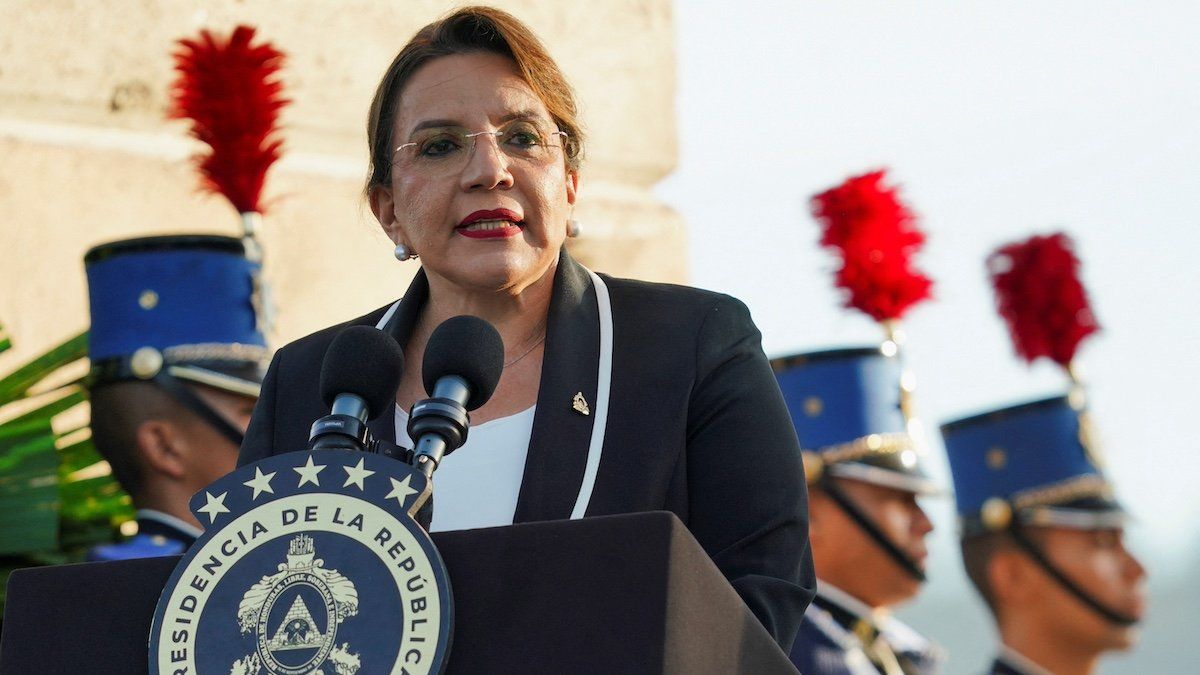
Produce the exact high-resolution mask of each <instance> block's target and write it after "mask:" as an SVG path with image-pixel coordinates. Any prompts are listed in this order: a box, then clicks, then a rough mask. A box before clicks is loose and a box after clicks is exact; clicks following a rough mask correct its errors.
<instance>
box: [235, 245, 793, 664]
mask: <svg viewBox="0 0 1200 675" xmlns="http://www.w3.org/2000/svg"><path fill="white" fill-rule="evenodd" d="M599 279H602V282H601V283H599V284H597V283H596V280H599ZM598 286H599V288H598ZM428 293H429V286H428V282H427V280H426V278H425V275H424V273H423V272H421V273H418V274H417V276H416V278H415V279H414V280H413V282H412V285H411V286H410V287H409V289H408V292H406V293H405V295H404V297H403V299H402V300H401V301H399V302H398V303H397V304H396V305H393V306H392V307H390V308H387V307H385V308H381V309H379V310H376V311H375V312H372V313H371V314H368V315H366V316H363V317H360V318H358V319H355V320H353V321H350V322H348V323H345V324H341V325H338V326H333V327H331V328H327V329H325V330H322V331H320V332H318V333H314V334H313V335H309V336H308V337H305V338H302V339H300V340H297V341H296V342H293V343H291V344H289V345H287V346H285V347H283V348H281V349H280V350H279V351H278V352H277V353H276V354H275V357H274V359H273V360H272V362H271V366H270V369H269V370H268V371H267V376H266V380H265V381H264V383H263V388H262V396H261V398H260V399H259V401H258V405H257V407H256V408H255V409H254V416H253V418H252V420H251V422H250V429H249V431H248V432H247V434H246V440H245V442H244V443H243V444H242V451H241V457H240V459H239V465H244V464H247V463H249V462H253V461H257V460H259V459H262V458H264V457H267V456H268V455H272V454H278V453H283V452H290V451H295V450H302V449H304V448H305V447H307V444H308V432H309V427H310V426H311V424H312V422H313V420H315V419H316V418H318V417H320V416H322V415H325V414H328V412H329V411H328V409H327V408H326V406H325V404H324V403H322V401H321V397H320V394H319V391H318V379H319V374H320V370H321V362H322V359H323V358H324V355H325V350H326V349H327V348H328V347H329V343H330V342H331V341H332V340H333V337H334V336H335V335H336V334H337V333H338V332H339V331H340V330H342V329H343V328H345V327H346V326H351V325H363V324H366V325H377V324H378V323H379V322H380V321H381V320H382V319H383V318H384V317H385V315H386V314H387V312H389V311H391V312H392V315H391V317H390V318H389V319H388V321H387V323H386V325H385V326H384V329H385V330H388V331H390V332H391V333H392V335H394V336H395V337H396V339H397V341H399V343H400V344H401V345H406V344H407V343H408V338H409V335H410V334H411V331H412V328H413V326H414V325H415V323H416V320H417V317H418V315H419V312H420V309H421V306H422V305H423V304H424V302H425V300H426V298H427V297H428ZM606 308H611V312H607V311H605V309H606ZM609 315H611V321H608V320H607V318H608V316H609ZM609 326H611V329H610V330H609V331H608V335H609V336H611V350H604V352H602V349H601V344H602V342H603V340H604V338H603V337H602V336H603V334H604V333H605V331H606V328H607V327H609ZM760 340H761V335H760V334H759V332H758V329H757V328H755V326H754V323H753V322H752V321H751V319H750V314H749V311H748V310H747V309H746V306H745V305H743V304H742V303H741V302H739V301H738V300H736V299H734V298H731V297H729V296H726V295H720V294H717V293H711V292H708V291H702V290H697V289H694V288H687V287H684V286H673V285H667V284H656V283H647V282H641V281H632V280H627V279H614V278H611V277H607V276H604V277H597V276H593V275H592V273H591V272H589V271H588V270H586V269H585V268H583V267H582V266H581V265H579V264H578V263H576V262H575V261H574V260H572V259H571V257H570V256H569V255H567V254H566V252H565V251H564V252H563V254H562V255H561V257H560V260H559V265H558V269H557V272H556V275H555V280H554V289H553V294H552V297H551V301H550V312H549V318H548V323H547V328H546V344H545V355H544V357H543V365H542V376H541V383H540V388H539V390H538V398H537V411H536V413H535V417H534V422H533V433H532V437H531V439H530V442H529V453H528V458H527V459H526V463H525V474H524V478H523V480H522V483H521V489H520V493H519V496H518V500H517V510H516V514H515V522H518V523H521V522H529V521H538V520H554V519H562V518H569V517H571V515H572V511H573V510H580V511H582V512H583V513H585V514H586V515H588V516H596V515H608V514H617V513H630V512H639V511H655V510H665V511H671V512H674V513H675V514H676V515H677V516H679V518H680V519H681V520H682V521H683V522H684V523H686V524H687V526H688V528H689V529H690V530H691V532H692V534H693V535H694V536H695V537H696V539H697V540H698V541H699V542H700V544H701V545H702V546H703V547H704V550H705V551H707V552H708V554H709V556H711V557H712V559H713V561H714V562H715V563H716V565H717V567H718V568H720V570H721V572H722V573H724V575H725V577H726V578H728V579H729V582H730V583H731V584H732V585H733V587H734V589H736V590H737V592H738V593H739V594H740V595H741V596H742V598H743V599H744V600H745V602H746V604H747V605H748V606H749V607H750V609H751V610H752V611H753V612H754V614H755V615H756V616H757V617H758V618H759V620H761V621H762V623H763V625H764V626H766V628H767V630H768V631H770V632H771V634H772V635H773V636H774V637H775V640H776V642H778V643H779V644H780V645H781V646H782V647H783V649H784V650H785V651H787V649H788V648H789V647H790V645H791V643H792V639H793V638H794V636H795V634H796V630H797V628H798V627H799V625H800V621H801V618H802V617H803V615H804V610H805V608H806V607H807V606H808V603H809V602H810V601H811V600H812V597H813V595H814V593H815V590H816V576H815V575H814V573H813V566H812V556H811V553H810V551H809V546H808V496H807V492H806V489H805V485H804V478H803V469H802V468H801V462H800V447H799V443H798V441H797V440H796V432H795V430H794V428H793V427H792V422H791V419H790V418H789V416H788V412H787V408H786V407H785V405H784V402H783V398H782V396H781V395H780V393H779V387H778V385H777V384H776V383H775V378H774V375H773V374H772V372H771V368H770V365H769V364H768V362H767V359H766V357H765V356H764V354H763V351H762V347H761V344H760ZM605 353H607V354H611V380H610V381H609V383H608V384H609V396H608V398H607V424H606V425H605V426H604V428H603V429H602V430H601V432H598V433H597V441H596V443H595V444H593V442H592V436H593V427H594V426H595V425H596V424H597V423H598V422H597V420H598V418H603V417H604V416H605V415H604V414H603V412H602V410H601V408H602V403H603V402H602V401H601V400H600V399H598V396H597V394H598V393H600V394H603V390H602V386H603V384H604V380H605V379H606V378H605V377H602V373H601V368H598V365H599V366H601V367H602V366H603V364H604V363H605V361H604V359H603V357H604V356H605ZM598 389H601V391H599V392H598ZM576 393H582V394H583V397H584V399H585V400H586V401H587V403H588V405H589V407H590V413H591V414H589V415H582V414H580V413H579V412H577V411H576V410H574V408H573V406H572V400H573V398H574V397H575V395H576ZM369 426H370V428H371V432H372V434H373V436H374V437H375V438H381V439H386V440H389V441H392V442H394V441H395V415H394V408H393V407H389V408H388V409H387V411H386V412H385V413H384V414H381V415H380V416H379V417H378V418H376V419H374V420H371V421H370V423H369ZM601 438H602V449H601V447H600V439H601ZM593 445H594V446H595V450H592V452H591V454H590V456H591V457H592V462H593V467H594V468H593V469H592V470H591V471H589V470H588V465H589V448H590V447H592V446H593ZM596 450H600V454H599V458H600V459H599V463H598V465H596V464H594V462H595V457H596ZM589 477H592V478H594V484H593V486H592V488H591V493H590V500H589V499H587V495H586V493H587V488H586V487H585V486H587V485H589V484H591V483H590V481H589ZM581 494H582V495H583V496H581ZM577 503H578V504H579V506H577ZM435 504H436V495H435ZM435 508H436V506H435ZM583 509H586V510H585V511H584V510H583Z"/></svg>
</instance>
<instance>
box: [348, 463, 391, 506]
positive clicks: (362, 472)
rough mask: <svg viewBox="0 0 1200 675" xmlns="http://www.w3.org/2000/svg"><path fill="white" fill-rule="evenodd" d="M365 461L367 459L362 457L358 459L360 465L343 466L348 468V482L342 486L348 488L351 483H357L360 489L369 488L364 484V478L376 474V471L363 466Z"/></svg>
mask: <svg viewBox="0 0 1200 675" xmlns="http://www.w3.org/2000/svg"><path fill="white" fill-rule="evenodd" d="M365 461H366V460H364V459H360V460H358V466H343V467H342V468H343V469H345V470H346V482H345V483H344V484H343V485H342V487H344V488H347V487H350V486H351V485H357V486H358V489H359V490H366V489H367V488H366V487H365V486H363V479H365V478H366V477H367V476H370V475H372V474H374V473H375V472H374V471H371V470H369V469H364V468H363V462H365ZM388 496H389V497H390V496H391V495H388Z"/></svg>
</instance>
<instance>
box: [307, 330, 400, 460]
mask: <svg viewBox="0 0 1200 675" xmlns="http://www.w3.org/2000/svg"><path fill="white" fill-rule="evenodd" d="M403 371H404V351H403V350H401V349H400V345H399V344H398V343H397V342H396V340H395V339H394V338H393V337H392V336H391V335H389V334H388V333H386V332H384V331H382V330H379V329H377V328H373V327H371V326H351V327H349V328H347V329H345V330H343V331H342V332H340V333H338V334H337V336H336V337H334V338H333V342H331V343H330V345H329V350H328V351H326V352H325V360H324V361H323V362H322V363H321V399H322V400H323V401H325V405H327V406H329V413H330V414H328V415H326V416H324V417H322V418H320V419H318V420H317V421H316V422H313V425H312V430H311V431H310V432H309V436H308V449H309V450H360V451H361V450H365V449H366V446H367V442H368V440H369V439H368V438H367V436H368V434H367V420H369V419H372V418H374V417H376V416H378V415H379V414H380V413H381V412H383V411H384V409H385V408H387V406H388V405H389V404H390V403H391V402H392V401H393V400H394V399H395V396H396V389H397V388H398V387H399V386H400V375H401V373H402V372H403Z"/></svg>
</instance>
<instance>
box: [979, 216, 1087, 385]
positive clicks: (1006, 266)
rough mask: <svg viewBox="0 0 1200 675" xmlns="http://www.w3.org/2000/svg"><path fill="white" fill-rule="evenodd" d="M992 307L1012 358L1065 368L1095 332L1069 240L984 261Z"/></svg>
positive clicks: (1042, 239) (1018, 247)
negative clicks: (1005, 330) (1013, 353)
mask: <svg viewBox="0 0 1200 675" xmlns="http://www.w3.org/2000/svg"><path fill="white" fill-rule="evenodd" d="M987 266H988V272H989V274H990V275H991V278H992V286H993V287H994V288H995V290H996V307H997V309H998V310H999V312H1000V316H1002V317H1003V318H1004V321H1005V323H1007V324H1008V332H1009V334H1010V335H1011V336H1012V340H1013V346H1014V347H1015V348H1016V351H1017V354H1018V355H1019V356H1020V357H1021V358H1023V359H1025V361H1027V362H1029V363H1032V362H1033V361H1034V360H1035V359H1037V358H1040V357H1046V358H1048V359H1051V360H1052V361H1054V362H1055V363H1058V364H1059V365H1061V366H1063V367H1064V368H1065V367H1067V366H1068V365H1070V363H1071V360H1072V359H1073V358H1075V352H1076V351H1077V350H1078V349H1079V344H1080V343H1081V342H1083V340H1084V338H1086V337H1087V336H1089V335H1091V334H1092V333H1095V332H1097V331H1098V330H1100V327H1099V326H1098V325H1097V324H1096V318H1095V316H1094V315H1093V314H1092V309H1091V306H1090V305H1089V304H1088V298H1087V291H1086V290H1085V289H1084V287H1083V284H1082V283H1081V282H1080V280H1079V259H1078V258H1077V257H1075V251H1074V244H1073V242H1072V241H1071V238H1070V237H1068V236H1067V235H1065V234H1063V233H1061V232H1059V233H1055V234H1051V235H1047V236H1034V237H1030V238H1029V239H1027V240H1026V241H1021V242H1016V243H1013V244H1008V245H1006V246H1002V247H1000V248H999V249H997V250H996V251H995V252H994V253H992V254H991V255H990V256H988V259H987Z"/></svg>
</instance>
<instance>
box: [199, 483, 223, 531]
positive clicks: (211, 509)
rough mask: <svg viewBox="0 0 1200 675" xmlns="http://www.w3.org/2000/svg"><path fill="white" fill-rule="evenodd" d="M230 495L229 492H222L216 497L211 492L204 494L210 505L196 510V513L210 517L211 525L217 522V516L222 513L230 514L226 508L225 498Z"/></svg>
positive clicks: (209, 522)
mask: <svg viewBox="0 0 1200 675" xmlns="http://www.w3.org/2000/svg"><path fill="white" fill-rule="evenodd" d="M228 494H229V493H228V492H222V493H221V494H219V495H217V496H216V497H214V496H213V495H212V493H211V492H208V491H205V492H204V498H205V499H207V500H208V503H207V504H205V505H204V506H201V507H200V508H198V509H196V511H197V512H198V513H203V514H204V515H206V516H208V524H209V525H212V524H213V523H214V522H216V520H217V516H219V515H221V514H222V513H229V509H228V508H226V507H225V496H226V495H228Z"/></svg>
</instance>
